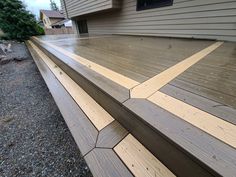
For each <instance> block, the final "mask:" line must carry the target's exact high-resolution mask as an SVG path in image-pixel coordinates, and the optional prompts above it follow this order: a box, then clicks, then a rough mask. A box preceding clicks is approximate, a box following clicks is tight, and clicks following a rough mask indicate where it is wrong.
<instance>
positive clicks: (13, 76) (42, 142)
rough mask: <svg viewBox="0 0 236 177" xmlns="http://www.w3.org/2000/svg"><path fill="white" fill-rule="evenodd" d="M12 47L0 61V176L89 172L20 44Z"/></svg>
mask: <svg viewBox="0 0 236 177" xmlns="http://www.w3.org/2000/svg"><path fill="white" fill-rule="evenodd" d="M12 50H13V53H10V55H11V57H10V58H12V60H11V61H9V62H4V63H0V176H1V177H5V176H6V177H15V176H17V177H18V176H22V177H29V176H30V177H33V176H50V177H54V176H55V177H59V176H65V177H70V176H73V177H74V176H79V177H82V176H83V177H85V176H86V177H90V176H92V175H91V173H90V171H89V169H88V167H87V165H86V163H85V161H84V160H83V158H82V157H81V155H80V152H79V150H78V148H77V145H76V144H75V142H74V140H73V137H72V136H71V134H70V132H69V130H68V128H67V126H66V124H65V122H64V120H63V117H62V116H61V114H60V112H59V110H58V108H57V106H56V104H55V102H54V100H53V98H52V96H51V94H50V93H49V90H48V88H47V86H46V84H45V83H44V81H43V79H42V77H41V75H40V73H39V71H38V69H37V67H36V65H35V64H34V62H33V60H32V58H31V56H29V54H28V51H27V49H26V48H25V46H24V44H20V43H15V42H13V44H12ZM2 54H3V53H0V55H2ZM19 57H20V58H21V59H20V61H19V60H17V59H16V58H19ZM14 58H15V59H14ZM13 59H14V60H13Z"/></svg>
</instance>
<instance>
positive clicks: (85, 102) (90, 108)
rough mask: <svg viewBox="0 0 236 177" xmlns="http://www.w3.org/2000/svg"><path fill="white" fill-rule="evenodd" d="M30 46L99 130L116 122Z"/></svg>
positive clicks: (44, 56) (55, 66)
mask: <svg viewBox="0 0 236 177" xmlns="http://www.w3.org/2000/svg"><path fill="white" fill-rule="evenodd" d="M30 45H31V46H32V47H33V48H34V49H35V50H36V52H37V53H38V55H39V56H41V58H42V60H43V61H44V62H45V63H46V64H47V65H48V67H49V68H50V69H51V71H52V72H53V73H54V74H55V76H56V77H57V79H58V80H59V81H60V82H61V83H62V85H63V86H64V87H65V89H66V90H67V91H68V92H69V94H70V95H71V96H72V97H73V99H74V100H75V101H76V103H77V104H78V105H79V106H80V107H81V109H82V110H83V111H84V112H85V114H86V115H87V116H88V118H89V119H90V120H91V122H92V123H93V124H94V126H95V127H96V128H97V129H98V130H101V129H102V128H104V127H105V126H107V125H108V124H110V123H111V122H112V121H113V120H114V119H113V118H112V116H111V115H110V114H109V113H107V112H106V111H105V110H104V109H103V108H102V107H101V106H100V105H99V104H98V103H96V102H95V101H94V100H93V99H92V98H91V97H90V96H89V95H88V94H87V93H86V92H85V91H84V90H83V89H82V88H81V87H80V86H79V85H78V84H76V83H75V82H74V81H73V80H72V79H71V78H70V77H69V76H68V75H67V74H66V73H65V72H64V71H63V70H61V69H60V68H59V67H58V66H57V65H55V63H53V62H52V61H51V60H50V59H49V58H48V57H47V56H46V55H45V54H44V53H43V52H42V51H40V50H39V49H38V48H37V47H36V46H35V45H34V44H33V43H32V42H30Z"/></svg>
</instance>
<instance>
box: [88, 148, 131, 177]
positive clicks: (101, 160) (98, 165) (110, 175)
mask: <svg viewBox="0 0 236 177" xmlns="http://www.w3.org/2000/svg"><path fill="white" fill-rule="evenodd" d="M85 160H86V162H87V164H88V166H89V167H90V169H91V171H92V173H93V176H94V177H133V175H132V174H131V173H130V172H129V170H128V169H127V167H126V166H125V165H124V164H123V162H122V161H121V160H120V159H119V157H118V156H117V155H116V153H115V152H114V151H113V150H112V149H101V148H95V149H94V150H92V151H91V152H90V153H89V154H87V155H86V156H85Z"/></svg>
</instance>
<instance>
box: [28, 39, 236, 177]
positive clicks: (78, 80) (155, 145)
mask: <svg viewBox="0 0 236 177" xmlns="http://www.w3.org/2000/svg"><path fill="white" fill-rule="evenodd" d="M30 44H32V45H35V46H36V47H37V48H38V50H40V51H41V52H42V53H43V55H44V57H43V58H45V56H46V57H47V58H48V61H51V62H49V63H52V64H51V65H52V67H53V66H55V65H57V69H56V70H55V72H56V74H55V75H58V76H59V77H61V81H60V82H61V83H63V82H68V84H65V86H64V87H65V88H66V90H70V91H69V93H71V94H72V95H70V96H71V97H72V98H73V100H74V101H75V103H76V104H77V105H80V107H81V108H82V109H84V111H83V113H84V114H85V116H86V117H89V116H91V118H89V122H90V123H92V126H93V127H94V128H95V132H96V133H97V134H98V135H97V137H98V138H97V142H96V148H95V149H96V150H92V151H91V147H92V146H93V145H94V143H90V144H89V145H87V147H86V148H82V149H84V150H83V151H82V150H81V152H82V154H86V153H88V149H89V148H88V147H90V151H91V152H92V154H91V156H90V158H89V159H90V160H91V159H94V158H95V157H97V156H98V154H100V155H101V156H103V155H104V158H105V159H106V158H107V156H106V155H105V154H104V151H103V150H101V151H100V148H103V147H106V148H108V149H109V148H111V149H113V148H114V147H116V148H117V147H118V146H116V145H117V144H118V143H119V142H120V143H122V142H123V143H124V144H126V143H125V141H123V140H124V137H125V136H127V134H131V135H132V137H135V139H136V140H137V141H138V142H139V143H140V144H142V145H143V146H144V147H145V148H146V149H147V150H148V151H149V152H150V153H151V154H152V155H153V156H154V157H155V158H156V159H158V161H160V162H162V163H163V164H165V166H166V167H168V169H169V170H170V171H171V172H173V174H175V175H176V176H183V177H189V176H193V177H199V176H234V174H235V173H236V162H235V159H236V153H235V149H234V147H232V146H230V143H231V142H234V137H235V136H234V135H233V136H231V137H230V139H229V141H228V142H229V143H228V144H227V143H225V142H223V141H221V140H224V138H218V137H217V136H218V135H217V134H214V136H213V135H212V134H211V132H210V133H209V132H207V131H206V130H207V129H208V128H205V127H204V126H203V128H199V127H198V124H194V123H193V122H192V120H191V121H186V120H185V119H183V118H182V119H181V117H179V114H178V115H177V114H173V113H172V112H171V111H170V110H168V109H166V107H163V106H161V105H160V104H159V103H158V104H156V102H157V101H154V100H152V99H151V98H153V97H154V96H155V95H154V96H153V97H150V98H148V99H139V98H130V90H131V89H132V88H131V87H132V86H136V85H137V82H133V81H132V80H130V79H129V78H128V79H127V78H125V76H120V75H119V74H118V75H117V74H116V73H114V71H111V70H109V69H108V70H107V69H106V68H104V67H101V66H100V65H99V66H97V65H96V64H95V63H93V62H92V63H91V62H90V61H89V60H87V59H85V58H82V57H80V56H79V55H76V54H73V53H72V52H70V51H67V50H64V49H62V48H61V47H58V46H55V45H52V44H51V43H49V42H44V41H42V40H40V39H39V38H37V37H34V38H32V39H31V43H30ZM99 68H100V69H99ZM101 68H102V69H101ZM60 73H63V74H60ZM107 74H108V75H109V74H110V75H111V77H110V76H108V75H107ZM119 79H121V82H119ZM58 80H59V79H58ZM63 80H64V81H63ZM81 90H84V91H86V92H83V93H81ZM73 92H74V94H73ZM77 92H78V93H79V94H75V93H77ZM90 98H91V99H90ZM80 100H84V103H79V101H80ZM88 100H90V101H88ZM91 100H93V101H91ZM158 101H160V100H158ZM88 105H96V106H97V105H98V106H100V108H99V109H97V110H96V111H95V112H93V111H92V112H91V111H90V109H88V108H89V107H88ZM101 110H104V111H105V112H104V111H101ZM67 114H68V113H67ZM97 114H98V115H100V116H102V117H103V116H104V119H103V118H102V119H101V118H99V119H95V117H96V115H97ZM63 116H65V115H63ZM78 133H79V132H78ZM84 134H85V133H81V136H85V138H86V137H87V135H84ZM90 134H91V133H90ZM92 134H95V133H92ZM88 135H89V134H88ZM107 135H109V136H107ZM92 136H94V135H92ZM92 136H91V137H92ZM93 141H94V140H91V139H90V142H93ZM128 142H129V141H128ZM91 144H92V145H91ZM233 145H234V143H233ZM78 146H79V145H78ZM120 147H124V146H123V145H122V144H120ZM116 148H114V150H115V151H114V150H113V151H111V152H109V153H111V154H110V155H111V156H114V154H113V153H115V154H118V152H116ZM119 152H120V151H119ZM130 154H131V153H130V152H126V155H124V156H123V158H122V157H119V159H122V160H123V164H125V165H126V166H130V162H129V161H127V157H128V156H129V155H130ZM137 157H140V156H137ZM102 159H103V158H102ZM102 159H100V161H104V159H103V160H102ZM219 159H221V160H219ZM91 161H93V160H91ZM104 163H107V162H105V161H104ZM88 164H89V163H88ZM144 166H146V163H144ZM103 167H104V166H103ZM131 167H132V165H131ZM150 168H152V167H150ZM133 169H135V168H131V169H129V170H130V171H131V172H132V173H133V174H136V172H134V171H132V170H133ZM183 169H184V170H183ZM97 170H98V169H97ZM100 170H101V169H100ZM100 170H98V171H100ZM144 171H145V169H144ZM164 171H165V170H164ZM104 173H105V172H104ZM137 174H139V172H137ZM157 174H159V173H157Z"/></svg>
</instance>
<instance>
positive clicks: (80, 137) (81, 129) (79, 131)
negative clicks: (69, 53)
mask: <svg viewBox="0 0 236 177" xmlns="http://www.w3.org/2000/svg"><path fill="white" fill-rule="evenodd" d="M27 47H28V49H29V51H30V53H31V55H32V57H33V59H34V61H35V63H36V65H37V67H38V68H39V71H40V73H41V75H42V76H43V79H44V80H45V82H46V84H47V86H48V88H49V90H50V92H51V94H52V96H53V98H54V100H55V102H56V104H57V106H58V108H59V110H60V112H61V114H62V116H63V118H64V119H65V121H66V124H67V126H68V128H69V130H70V132H71V134H72V136H73V137H74V140H75V142H76V143H77V145H78V147H79V149H80V152H81V154H82V155H85V154H87V153H88V152H89V151H91V150H92V149H93V148H94V147H95V144H96V138H97V135H98V131H97V130H96V128H95V127H94V126H93V124H92V123H91V122H90V121H89V120H88V118H87V117H86V115H85V114H84V112H83V111H82V110H81V109H80V108H79V107H78V105H77V104H76V102H75V101H74V100H73V98H72V97H71V96H70V95H69V93H68V92H67V91H66V90H65V88H64V87H63V86H62V85H61V83H60V82H59V81H58V80H57V79H56V78H55V75H54V74H53V73H52V72H51V71H50V69H49V68H48V66H47V65H46V64H45V63H44V62H43V61H42V59H41V58H40V56H39V55H38V54H37V52H36V51H35V50H34V49H33V48H32V47H31V45H30V44H29V43H27Z"/></svg>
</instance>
